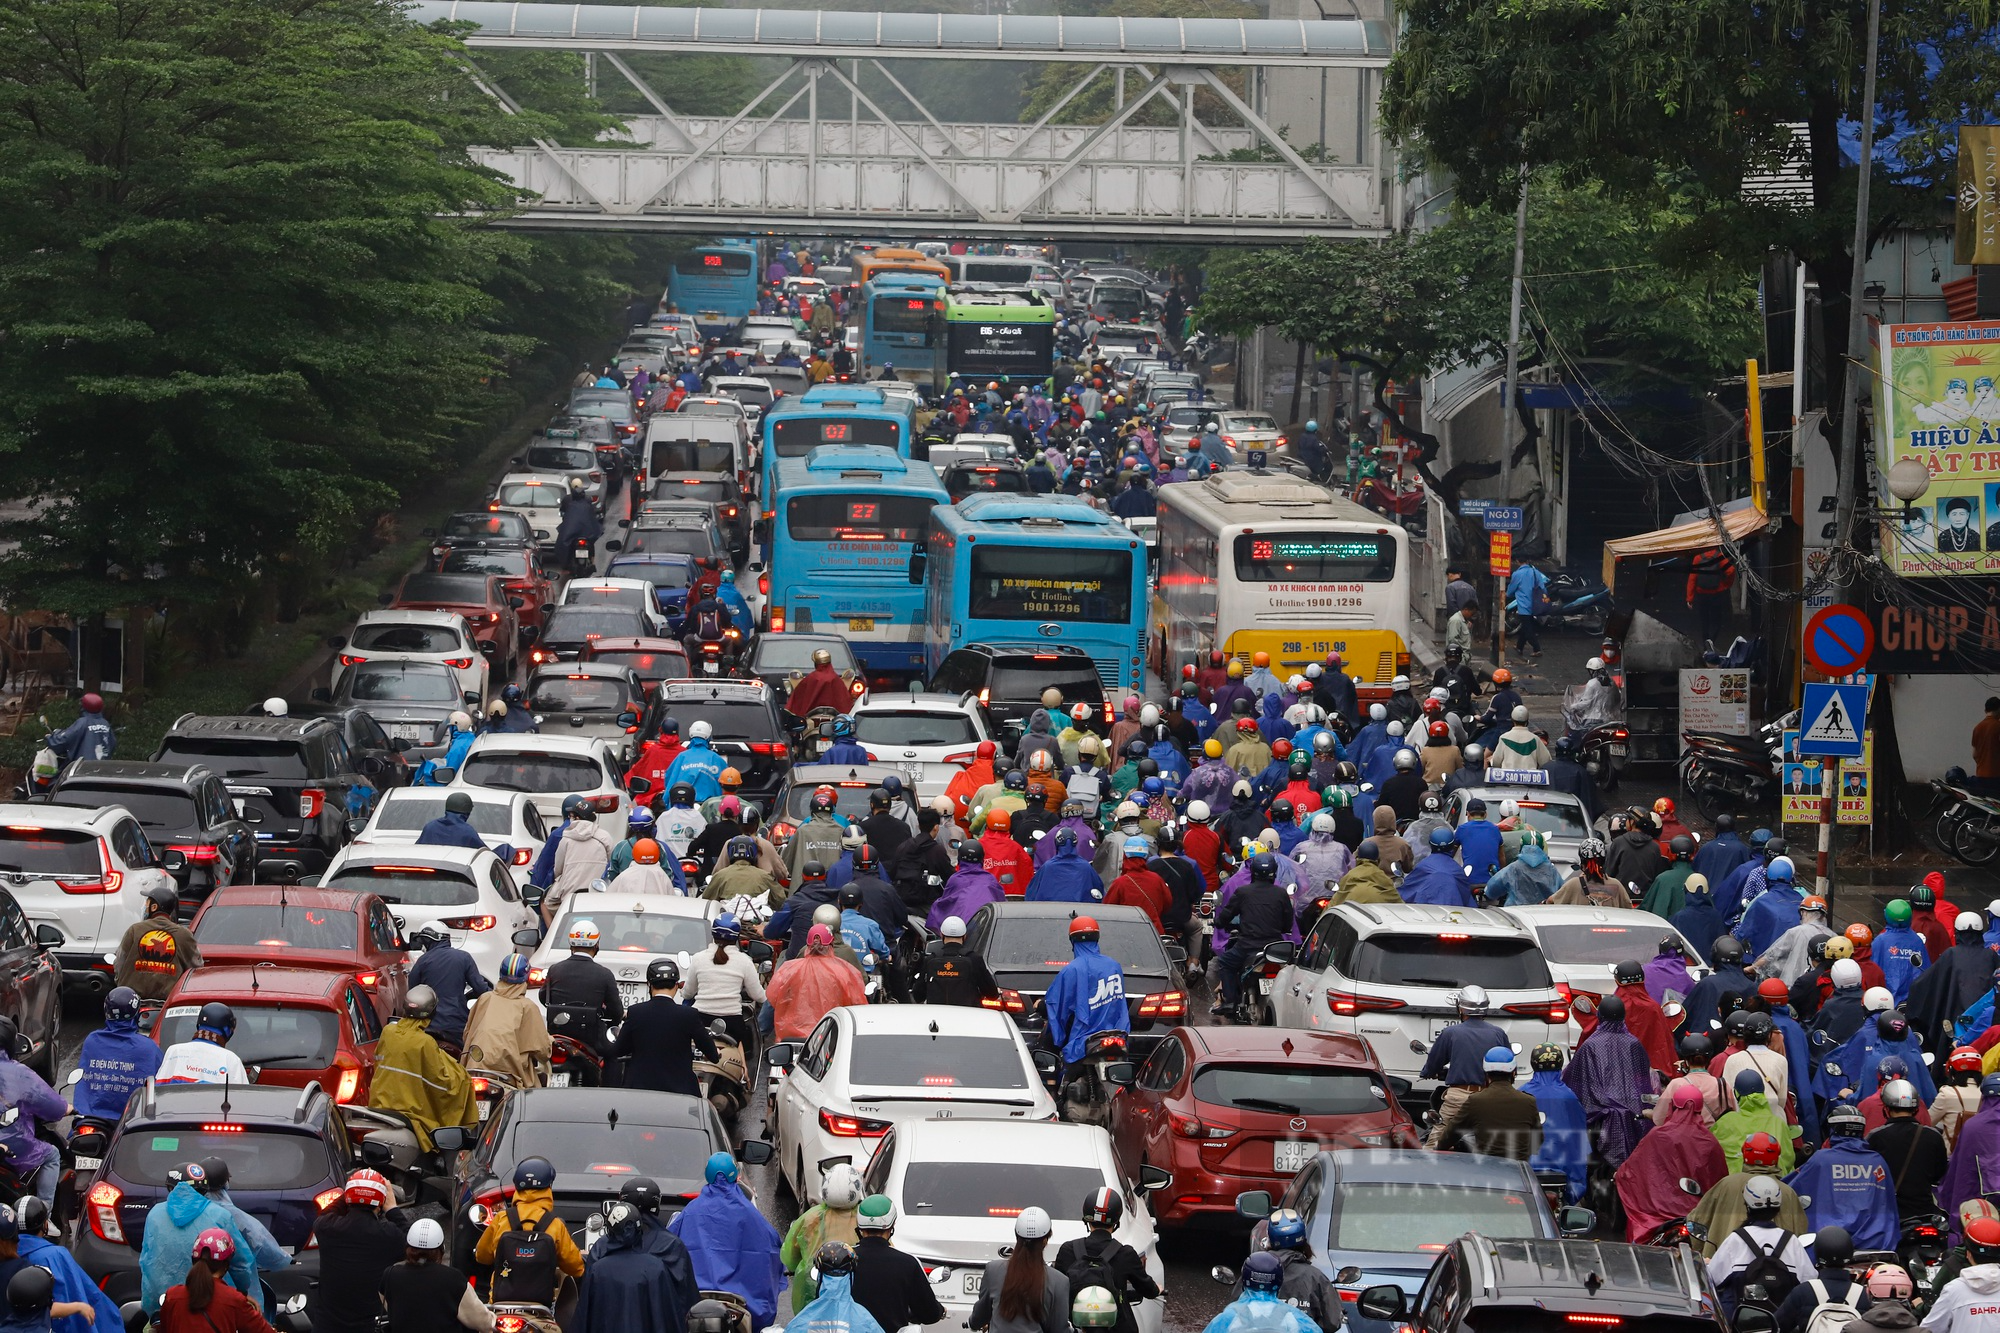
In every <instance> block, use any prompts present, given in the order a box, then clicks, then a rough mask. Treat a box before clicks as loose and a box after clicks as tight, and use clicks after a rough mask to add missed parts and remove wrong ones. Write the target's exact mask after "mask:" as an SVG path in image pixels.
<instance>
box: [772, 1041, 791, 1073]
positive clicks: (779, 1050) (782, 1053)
mask: <svg viewBox="0 0 2000 1333" xmlns="http://www.w3.org/2000/svg"><path fill="white" fill-rule="evenodd" d="M798 1055H799V1048H798V1047H797V1046H796V1045H794V1044H793V1043H791V1042H788V1041H781V1042H778V1043H777V1044H776V1045H774V1046H772V1047H771V1049H770V1050H768V1051H766V1052H764V1063H765V1064H767V1065H769V1066H771V1068H773V1069H790V1068H791V1067H792V1065H793V1064H794V1063H796V1062H797V1060H798Z"/></svg>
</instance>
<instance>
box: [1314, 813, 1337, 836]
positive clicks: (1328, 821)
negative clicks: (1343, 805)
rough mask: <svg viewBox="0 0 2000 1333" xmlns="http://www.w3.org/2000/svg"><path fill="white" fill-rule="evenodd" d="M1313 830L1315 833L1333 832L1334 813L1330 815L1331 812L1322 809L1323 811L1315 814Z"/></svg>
mask: <svg viewBox="0 0 2000 1333" xmlns="http://www.w3.org/2000/svg"><path fill="white" fill-rule="evenodd" d="M1312 831H1313V832H1314V833H1331V832H1333V816H1332V815H1330V814H1328V813H1327V812H1326V811H1324V810H1322V811H1320V812H1319V813H1318V814H1316V815H1314V816H1313V822H1312Z"/></svg>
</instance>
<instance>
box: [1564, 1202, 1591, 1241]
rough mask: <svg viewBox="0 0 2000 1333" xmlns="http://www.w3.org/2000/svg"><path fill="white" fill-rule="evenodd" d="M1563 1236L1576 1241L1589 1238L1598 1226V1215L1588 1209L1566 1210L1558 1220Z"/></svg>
mask: <svg viewBox="0 0 2000 1333" xmlns="http://www.w3.org/2000/svg"><path fill="white" fill-rule="evenodd" d="M1557 1222H1558V1223H1559V1224H1560V1225H1561V1227H1562V1233H1563V1235H1565V1236H1567V1237H1569V1238H1570V1239H1572V1240H1574V1239H1577V1238H1578V1237H1582V1236H1588V1235H1589V1234H1590V1233H1591V1232H1592V1231H1593V1230H1594V1229H1595V1228H1596V1226H1597V1214H1596V1213H1594V1212H1592V1211H1591V1210H1590V1209H1588V1208H1565V1209H1563V1210H1562V1216H1561V1217H1559V1218H1558V1219H1557Z"/></svg>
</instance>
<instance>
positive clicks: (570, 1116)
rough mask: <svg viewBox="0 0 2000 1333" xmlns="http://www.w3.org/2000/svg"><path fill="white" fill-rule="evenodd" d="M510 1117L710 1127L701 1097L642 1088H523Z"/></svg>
mask: <svg viewBox="0 0 2000 1333" xmlns="http://www.w3.org/2000/svg"><path fill="white" fill-rule="evenodd" d="M508 1107H509V1115H510V1116H511V1117H512V1118H513V1120H514V1122H515V1123H516V1124H518V1123H520V1122H521V1121H524V1120H533V1121H540V1122H544V1123H548V1122H555V1123H562V1124H603V1123H604V1121H605V1116H606V1115H607V1114H608V1113H610V1112H613V1111H615V1112H617V1113H618V1119H619V1122H620V1123H621V1124H634V1125H665V1124H670V1123H678V1122H680V1121H682V1120H685V1121H686V1122H687V1123H689V1124H691V1125H694V1126H696V1127H698V1128H700V1129H704V1130H705V1129H707V1128H708V1117H707V1115H705V1114H704V1112H705V1111H706V1109H707V1103H705V1102H704V1101H703V1100H702V1099H701V1098H699V1097H689V1096H685V1095H684V1094H682V1093H678V1092H651V1091H647V1090H644V1089H638V1088H523V1089H521V1090H520V1091H519V1092H516V1093H515V1094H513V1096H511V1097H509V1098H508Z"/></svg>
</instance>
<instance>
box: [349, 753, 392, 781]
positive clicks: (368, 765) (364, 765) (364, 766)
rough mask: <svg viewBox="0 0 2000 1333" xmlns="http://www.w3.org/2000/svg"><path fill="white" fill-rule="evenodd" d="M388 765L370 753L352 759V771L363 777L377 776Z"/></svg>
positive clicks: (379, 775)
mask: <svg viewBox="0 0 2000 1333" xmlns="http://www.w3.org/2000/svg"><path fill="white" fill-rule="evenodd" d="M387 767H388V765H386V764H384V763H383V762H382V761H381V760H380V759H377V758H376V757H375V756H374V755H372V754H364V755H362V756H361V757H360V758H359V759H357V760H355V761H354V771H355V772H357V773H359V774H360V775H361V776H362V777H364V778H379V777H381V776H382V772H383V770H384V769H385V768H387Z"/></svg>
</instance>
